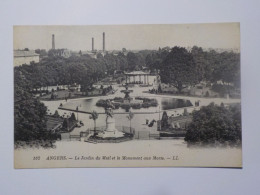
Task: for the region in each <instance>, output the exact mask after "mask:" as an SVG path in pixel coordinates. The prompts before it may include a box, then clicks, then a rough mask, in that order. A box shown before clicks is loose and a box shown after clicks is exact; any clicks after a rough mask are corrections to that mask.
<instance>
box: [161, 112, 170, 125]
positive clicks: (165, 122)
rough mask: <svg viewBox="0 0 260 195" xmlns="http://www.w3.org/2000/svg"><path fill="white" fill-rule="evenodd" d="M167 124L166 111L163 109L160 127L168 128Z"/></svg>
mask: <svg viewBox="0 0 260 195" xmlns="http://www.w3.org/2000/svg"><path fill="white" fill-rule="evenodd" d="M168 126H169V124H168V115H167V112H166V111H164V112H163V115H162V122H161V127H162V129H166V128H168Z"/></svg>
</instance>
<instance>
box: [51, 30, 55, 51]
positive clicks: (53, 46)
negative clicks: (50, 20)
mask: <svg viewBox="0 0 260 195" xmlns="http://www.w3.org/2000/svg"><path fill="white" fill-rule="evenodd" d="M52 49H55V35H54V34H53V35H52Z"/></svg>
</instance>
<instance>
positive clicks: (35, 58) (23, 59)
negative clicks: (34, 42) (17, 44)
mask: <svg viewBox="0 0 260 195" xmlns="http://www.w3.org/2000/svg"><path fill="white" fill-rule="evenodd" d="M39 61H40V55H39V54H37V53H35V52H34V51H23V50H14V63H13V64H14V66H21V65H23V64H28V65H29V64H30V63H31V62H35V63H38V62H39Z"/></svg>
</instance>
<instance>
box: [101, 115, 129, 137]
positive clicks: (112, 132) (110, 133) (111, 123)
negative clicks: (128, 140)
mask: <svg viewBox="0 0 260 195" xmlns="http://www.w3.org/2000/svg"><path fill="white" fill-rule="evenodd" d="M115 125H116V122H115V119H114V118H113V117H110V116H107V118H106V130H105V131H104V132H102V133H99V134H98V136H99V137H102V138H109V137H111V138H118V137H124V133H123V132H120V131H118V130H117V129H116V126H115Z"/></svg>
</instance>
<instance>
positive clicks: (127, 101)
mask: <svg viewBox="0 0 260 195" xmlns="http://www.w3.org/2000/svg"><path fill="white" fill-rule="evenodd" d="M132 92H133V90H129V89H128V85H127V84H126V85H125V90H121V93H124V94H125V96H124V98H121V97H115V98H114V99H110V103H111V104H113V105H114V108H113V109H117V108H119V107H121V108H124V109H125V110H126V111H127V112H128V111H129V109H130V108H131V107H132V108H134V109H141V108H149V107H157V105H158V102H157V100H156V99H154V98H145V97H135V98H132V97H130V95H129V94H130V93H132ZM96 106H100V107H104V108H106V107H107V106H108V105H107V100H102V99H100V100H98V101H97V103H96Z"/></svg>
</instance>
